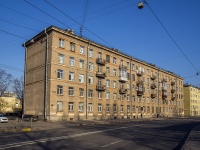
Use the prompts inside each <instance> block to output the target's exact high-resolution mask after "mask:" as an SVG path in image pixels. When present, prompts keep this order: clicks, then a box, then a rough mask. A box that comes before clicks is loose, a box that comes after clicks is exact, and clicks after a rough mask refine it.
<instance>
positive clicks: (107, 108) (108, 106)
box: [106, 104, 110, 112]
mask: <svg viewBox="0 0 200 150" xmlns="http://www.w3.org/2000/svg"><path fill="white" fill-rule="evenodd" d="M106 112H110V104H106Z"/></svg>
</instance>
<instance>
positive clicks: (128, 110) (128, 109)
mask: <svg viewBox="0 0 200 150" xmlns="http://www.w3.org/2000/svg"><path fill="white" fill-rule="evenodd" d="M127 112H128V113H129V112H130V105H127Z"/></svg>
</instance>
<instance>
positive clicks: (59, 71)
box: [57, 69, 63, 79]
mask: <svg viewBox="0 0 200 150" xmlns="http://www.w3.org/2000/svg"><path fill="white" fill-rule="evenodd" d="M57 78H58V79H63V70H60V69H58V71H57Z"/></svg>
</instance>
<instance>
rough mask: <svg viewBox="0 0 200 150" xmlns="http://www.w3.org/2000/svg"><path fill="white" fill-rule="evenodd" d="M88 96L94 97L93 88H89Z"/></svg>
mask: <svg viewBox="0 0 200 150" xmlns="http://www.w3.org/2000/svg"><path fill="white" fill-rule="evenodd" d="M88 97H89V98H92V97H93V90H89V91H88Z"/></svg>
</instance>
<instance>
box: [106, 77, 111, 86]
mask: <svg viewBox="0 0 200 150" xmlns="http://www.w3.org/2000/svg"><path fill="white" fill-rule="evenodd" d="M106 87H110V80H108V79H107V80H106Z"/></svg>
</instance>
